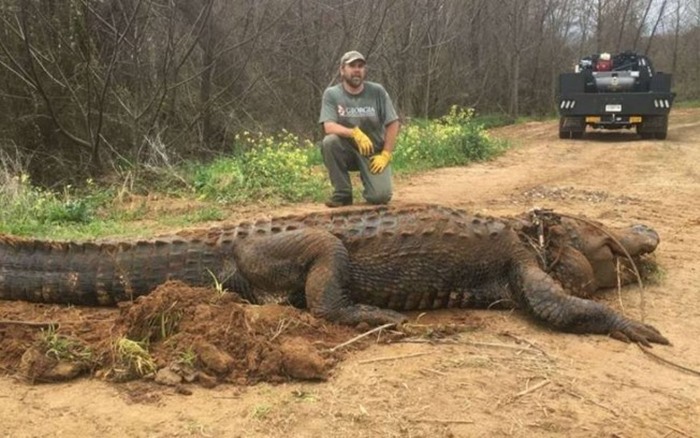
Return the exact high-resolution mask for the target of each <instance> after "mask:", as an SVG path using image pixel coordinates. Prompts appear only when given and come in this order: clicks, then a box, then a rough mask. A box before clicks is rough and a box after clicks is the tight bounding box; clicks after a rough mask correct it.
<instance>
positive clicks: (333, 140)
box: [321, 134, 343, 152]
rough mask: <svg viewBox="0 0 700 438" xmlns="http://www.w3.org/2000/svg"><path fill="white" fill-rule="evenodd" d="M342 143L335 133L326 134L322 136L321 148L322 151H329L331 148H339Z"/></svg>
mask: <svg viewBox="0 0 700 438" xmlns="http://www.w3.org/2000/svg"><path fill="white" fill-rule="evenodd" d="M342 145H343V143H342V141H341V140H340V137H339V136H337V135H336V134H328V135H327V136H325V137H323V142H322V144H321V149H322V150H323V151H324V152H330V151H332V150H333V149H337V148H340V147H341V146H342Z"/></svg>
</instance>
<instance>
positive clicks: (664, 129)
mask: <svg viewBox="0 0 700 438" xmlns="http://www.w3.org/2000/svg"><path fill="white" fill-rule="evenodd" d="M667 134H668V116H667V115H666V116H661V117H659V130H658V131H656V132H655V133H654V137H655V138H656V139H657V140H666V136H667Z"/></svg>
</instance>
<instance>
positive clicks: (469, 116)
mask: <svg viewBox="0 0 700 438" xmlns="http://www.w3.org/2000/svg"><path fill="white" fill-rule="evenodd" d="M504 122H505V121H504V119H500V118H497V117H493V116H491V117H487V118H484V119H481V118H475V117H474V113H473V111H472V110H470V109H463V108H458V107H453V108H452V109H451V110H450V112H449V113H448V114H447V115H445V116H443V117H441V118H438V119H435V120H420V119H414V120H411V121H410V122H408V123H406V124H405V126H404V127H403V129H402V131H401V134H400V137H399V141H398V146H397V148H396V152H395V154H394V157H393V160H392V166H393V170H394V174H395V175H396V178H402V177H405V176H407V175H411V174H413V173H416V172H421V171H425V170H427V169H432V168H437V167H446V166H459V165H465V164H468V163H470V162H475V161H483V160H488V159H490V158H493V157H495V156H497V155H499V154H501V153H502V152H503V151H505V149H506V148H507V145H506V144H505V143H504V142H503V141H500V140H497V139H493V138H491V137H490V136H489V134H488V132H487V131H486V127H485V126H486V124H488V126H495V125H498V124H503V123H504ZM3 164H5V163H1V162H0V179H1V181H0V182H1V183H2V185H1V186H0V204H2V205H3V206H4V208H3V209H2V210H0V233H7V234H15V235H31V236H37V237H47V236H50V237H54V238H79V237H97V236H104V235H115V234H120V235H138V234H148V233H149V232H150V231H152V230H153V229H158V228H163V227H184V226H188V225H194V224H197V223H200V222H206V221H216V220H222V219H224V218H225V217H226V211H227V210H230V209H232V208H234V207H237V206H241V205H249V204H255V203H259V202H264V203H265V204H267V205H282V204H289V203H298V202H319V201H321V200H323V199H324V198H325V197H327V196H328V195H329V193H330V185H329V183H328V178H327V175H326V170H325V168H324V166H323V163H322V160H321V155H320V151H319V149H318V147H317V146H316V145H315V144H314V143H313V142H312V141H310V140H308V139H303V138H300V137H298V136H297V135H295V134H292V133H290V132H287V131H281V132H279V133H273V134H266V133H252V132H242V133H240V134H239V135H237V136H236V137H235V142H234V144H232V145H231V150H230V152H229V153H228V154H226V155H225V156H222V157H220V158H218V159H215V160H213V161H210V162H207V163H192V162H188V163H185V164H183V165H181V166H179V167H168V168H164V169H159V170H158V172H152V174H156V175H158V176H157V177H156V178H150V179H148V181H137V182H136V183H134V182H133V181H130V183H129V184H128V185H127V184H126V183H124V182H120V183H111V184H109V183H102V184H98V183H96V182H94V181H92V180H89V181H87V182H86V183H85V184H84V186H82V187H80V188H74V187H71V186H67V187H65V188H64V189H63V190H61V191H60V192H57V191H50V190H46V189H42V188H40V187H37V186H35V185H33V184H32V181H30V180H29V178H28V177H27V174H26V173H23V172H22V171H21V169H17V167H16V166H8V165H3ZM10 169H12V170H10ZM356 185H357V186H358V187H357V189H358V190H359V189H360V187H359V185H360V184H356ZM126 187H129V189H127V188H126ZM358 197H359V192H358ZM164 198H165V199H166V200H172V201H173V203H176V202H179V203H181V204H183V205H186V206H188V207H187V208H184V209H182V210H181V211H179V212H177V213H175V214H173V212H172V211H169V212H167V214H158V212H154V211H153V209H152V208H151V205H150V204H151V203H152V201H153V200H154V199H155V200H161V201H162V200H163V199H164Z"/></svg>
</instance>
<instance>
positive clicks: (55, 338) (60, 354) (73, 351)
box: [39, 325, 92, 361]
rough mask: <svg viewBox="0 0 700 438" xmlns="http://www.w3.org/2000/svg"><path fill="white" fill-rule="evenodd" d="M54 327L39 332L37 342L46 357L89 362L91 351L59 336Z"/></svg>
mask: <svg viewBox="0 0 700 438" xmlns="http://www.w3.org/2000/svg"><path fill="white" fill-rule="evenodd" d="M56 330H57V329H56V327H55V326H53V325H51V326H49V327H48V328H47V329H42V330H41V335H40V338H39V342H40V345H41V348H42V350H43V351H45V354H46V356H48V357H52V358H54V359H56V360H70V361H75V360H80V361H89V360H90V359H91V358H92V351H91V350H90V349H89V348H86V347H84V346H83V345H81V344H80V343H79V342H77V341H75V340H72V339H69V338H67V337H65V336H62V335H59V334H58V333H57V331H56Z"/></svg>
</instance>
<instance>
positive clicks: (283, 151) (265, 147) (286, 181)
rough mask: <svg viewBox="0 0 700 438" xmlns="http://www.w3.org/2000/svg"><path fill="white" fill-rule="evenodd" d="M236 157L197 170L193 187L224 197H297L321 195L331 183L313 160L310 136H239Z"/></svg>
mask: <svg viewBox="0 0 700 438" xmlns="http://www.w3.org/2000/svg"><path fill="white" fill-rule="evenodd" d="M236 140H237V144H236V145H235V149H236V150H240V151H243V152H241V153H239V154H237V155H234V156H232V157H226V158H221V159H219V160H216V161H215V162H213V163H212V164H210V165H207V166H202V167H199V168H198V169H197V170H196V172H195V177H194V184H193V185H194V187H195V189H196V190H197V192H198V193H199V194H200V195H201V196H202V197H203V198H206V199H213V200H217V201H223V202H250V201H259V200H264V201H267V202H279V201H289V202H299V201H303V200H313V199H318V197H319V196H320V195H321V194H322V193H323V191H324V190H325V188H326V187H327V182H326V178H325V171H322V169H320V168H319V167H318V166H317V165H314V164H312V157H313V152H311V151H312V150H313V148H314V146H313V144H312V143H311V142H310V141H309V140H304V141H302V140H300V139H299V138H298V137H297V136H295V135H294V134H291V133H289V132H286V131H282V132H281V133H280V134H277V135H271V136H266V135H264V134H262V133H259V134H255V135H253V134H250V133H247V132H245V133H243V135H242V136H236Z"/></svg>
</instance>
